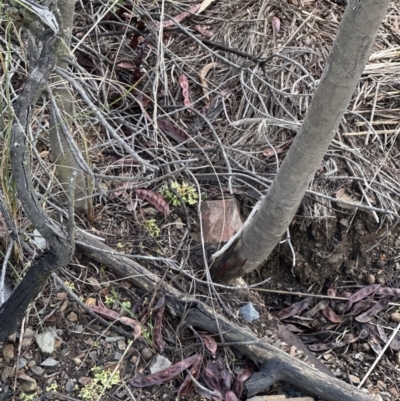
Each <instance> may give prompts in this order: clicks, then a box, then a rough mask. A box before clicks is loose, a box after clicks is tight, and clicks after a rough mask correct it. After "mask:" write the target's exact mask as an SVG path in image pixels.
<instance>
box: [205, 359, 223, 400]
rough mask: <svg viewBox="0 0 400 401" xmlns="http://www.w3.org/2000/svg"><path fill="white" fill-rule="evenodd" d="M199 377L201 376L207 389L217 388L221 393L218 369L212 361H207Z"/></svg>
mask: <svg viewBox="0 0 400 401" xmlns="http://www.w3.org/2000/svg"><path fill="white" fill-rule="evenodd" d="M201 377H202V378H203V380H204V382H205V383H206V385H207V387H208V388H209V389H211V390H217V391H219V392H220V393H222V386H221V383H220V376H219V369H218V367H217V366H216V365H215V364H214V363H212V362H211V361H208V362H207V364H206V366H205V368H204V369H203V371H202V373H201Z"/></svg>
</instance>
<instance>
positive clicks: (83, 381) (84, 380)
mask: <svg viewBox="0 0 400 401" xmlns="http://www.w3.org/2000/svg"><path fill="white" fill-rule="evenodd" d="M78 382H79V384H82V386H85V387H86V386H88V385H89V384H90V383H91V382H92V379H91V378H90V377H87V376H82V377H80V378H79V379H78Z"/></svg>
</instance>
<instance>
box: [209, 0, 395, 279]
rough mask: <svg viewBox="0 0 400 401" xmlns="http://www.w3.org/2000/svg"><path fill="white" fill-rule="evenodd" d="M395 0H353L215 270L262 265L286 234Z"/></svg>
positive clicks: (226, 274)
mask: <svg viewBox="0 0 400 401" xmlns="http://www.w3.org/2000/svg"><path fill="white" fill-rule="evenodd" d="M389 5H390V0H362V1H360V0H350V1H349V2H348V5H347V7H346V11H345V13H344V16H343V19H342V21H341V23H340V26H339V31H338V34H337V36H336V39H335V42H334V44H333V47H332V51H331V54H330V57H329V60H328V62H327V65H326V67H325V70H324V72H323V74H322V77H321V81H320V85H319V86H318V89H317V91H316V93H315V96H314V99H313V101H312V103H311V105H310V108H309V109H308V111H307V114H306V116H305V119H304V122H303V124H302V126H301V127H300V130H299V133H298V134H297V136H296V138H295V140H294V142H293V144H292V146H291V148H290V150H289V152H288V153H287V155H286V158H285V160H284V161H283V163H282V166H281V168H280V169H279V171H278V172H277V174H276V177H275V179H274V182H273V183H272V185H271V187H270V188H269V191H268V193H267V195H266V196H265V198H264V200H263V202H262V204H261V207H260V210H259V211H258V212H257V214H256V215H255V216H254V218H253V220H252V221H251V222H250V223H249V224H248V225H247V226H246V227H245V229H244V230H243V232H242V234H241V235H240V236H239V237H238V238H237V239H236V240H235V241H234V242H233V243H232V244H231V246H230V247H229V248H228V249H227V250H226V251H225V252H224V253H223V254H222V256H220V257H217V258H216V260H215V261H214V263H213V264H212V266H211V269H210V273H211V276H212V278H213V279H214V280H215V281H219V282H221V281H225V282H226V281H229V280H231V279H233V278H236V277H239V276H242V275H243V274H245V273H248V272H251V271H252V270H254V269H256V268H257V267H259V266H260V265H261V264H262V263H263V262H264V261H265V260H266V259H267V257H268V256H269V255H270V253H271V252H272V250H273V249H274V248H275V246H276V245H277V244H278V243H279V241H280V240H281V239H282V236H283V234H284V233H285V232H286V230H287V228H288V227H289V224H290V223H291V221H292V220H293V217H294V215H295V213H296V211H297V209H298V208H299V206H300V203H301V201H302V199H303V196H304V194H305V192H306V190H307V189H308V186H309V184H310V181H311V180H312V178H313V177H314V174H315V172H316V171H317V169H318V167H319V165H320V163H321V161H322V158H323V157H324V155H325V153H326V151H327V149H328V147H329V145H330V143H331V141H332V139H333V138H334V136H335V132H336V129H337V128H338V126H339V123H340V121H341V119H342V117H343V114H344V112H345V110H346V108H347V106H348V104H349V102H350V99H351V96H352V94H353V92H354V89H355V88H356V85H357V83H358V82H359V79H360V77H361V74H362V72H363V70H364V67H365V64H366V63H367V61H368V57H369V55H370V53H371V50H372V46H373V44H374V42H375V37H376V35H377V32H378V29H379V26H380V24H381V21H382V20H383V18H384V16H385V14H386V12H387V9H388V7H389Z"/></svg>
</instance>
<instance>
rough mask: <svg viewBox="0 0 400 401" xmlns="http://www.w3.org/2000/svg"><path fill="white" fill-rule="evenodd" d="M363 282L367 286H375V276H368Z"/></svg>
mask: <svg viewBox="0 0 400 401" xmlns="http://www.w3.org/2000/svg"><path fill="white" fill-rule="evenodd" d="M365 281H366V282H367V284H369V285H371V284H375V276H374V275H373V274H368V275H367V277H366V280H365Z"/></svg>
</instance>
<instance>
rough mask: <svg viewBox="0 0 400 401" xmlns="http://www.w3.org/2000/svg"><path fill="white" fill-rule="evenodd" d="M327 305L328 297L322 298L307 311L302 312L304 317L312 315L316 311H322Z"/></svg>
mask: <svg viewBox="0 0 400 401" xmlns="http://www.w3.org/2000/svg"><path fill="white" fill-rule="evenodd" d="M328 305H329V299H323V300H322V301H319V302H318V303H317V304H316V305H315V306H313V307H312V308H311V309H310V310H309V311H308V312H306V313H305V314H304V317H306V318H312V317H314V316H315V315H316V314H317V313H318V312H320V311H322V310H323V309H325V308H326V307H327V306H328Z"/></svg>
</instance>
